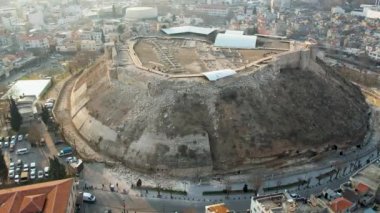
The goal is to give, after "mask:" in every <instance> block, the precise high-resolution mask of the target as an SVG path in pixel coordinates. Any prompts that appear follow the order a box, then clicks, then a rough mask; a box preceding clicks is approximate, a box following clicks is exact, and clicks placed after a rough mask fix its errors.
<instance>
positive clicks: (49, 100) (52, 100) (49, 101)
mask: <svg viewBox="0 0 380 213" xmlns="http://www.w3.org/2000/svg"><path fill="white" fill-rule="evenodd" d="M54 102H55V100H54V99H53V98H48V99H47V100H46V102H45V103H54Z"/></svg>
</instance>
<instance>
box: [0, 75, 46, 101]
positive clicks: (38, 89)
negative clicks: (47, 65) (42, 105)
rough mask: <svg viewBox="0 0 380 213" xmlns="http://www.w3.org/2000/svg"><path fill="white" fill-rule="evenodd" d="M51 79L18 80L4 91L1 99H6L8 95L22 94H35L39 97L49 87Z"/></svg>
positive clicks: (17, 95)
mask: <svg viewBox="0 0 380 213" xmlns="http://www.w3.org/2000/svg"><path fill="white" fill-rule="evenodd" d="M50 85H51V79H42V80H18V81H16V83H15V84H14V85H13V86H12V87H11V88H10V89H9V90H8V91H7V93H5V95H4V96H3V97H1V99H8V98H9V97H13V98H16V97H22V96H35V97H36V98H37V99H39V98H40V97H41V96H42V95H43V94H44V93H45V92H46V91H47V89H48V88H49V87H50Z"/></svg>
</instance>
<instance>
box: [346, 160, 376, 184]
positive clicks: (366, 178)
mask: <svg viewBox="0 0 380 213" xmlns="http://www.w3.org/2000/svg"><path fill="white" fill-rule="evenodd" d="M350 179H351V180H352V181H357V182H361V183H364V184H366V185H367V186H368V187H369V188H371V189H372V190H376V189H377V187H378V186H379V185H380V165H378V164H374V163H373V164H371V165H369V166H367V167H366V168H365V169H363V170H362V171H360V172H359V173H357V174H356V175H354V176H352V177H351V178H350Z"/></svg>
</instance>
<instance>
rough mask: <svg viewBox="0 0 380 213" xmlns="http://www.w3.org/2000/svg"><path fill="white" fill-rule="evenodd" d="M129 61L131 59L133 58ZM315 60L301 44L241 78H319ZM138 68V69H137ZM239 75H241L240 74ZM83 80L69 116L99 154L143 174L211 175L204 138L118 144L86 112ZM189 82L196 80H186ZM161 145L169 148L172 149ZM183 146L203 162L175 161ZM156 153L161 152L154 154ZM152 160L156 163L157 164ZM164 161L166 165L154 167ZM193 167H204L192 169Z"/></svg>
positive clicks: (112, 134)
mask: <svg viewBox="0 0 380 213" xmlns="http://www.w3.org/2000/svg"><path fill="white" fill-rule="evenodd" d="M132 46H133V45H132ZM131 57H132V58H133V56H131ZM315 57H316V54H315V52H314V50H313V48H310V47H307V46H306V45H305V44H304V43H293V44H292V45H291V48H290V50H289V51H288V52H284V53H280V54H278V55H274V56H271V57H270V58H268V59H265V63H262V64H261V63H260V64H259V63H255V64H254V63H252V66H250V68H249V69H245V70H244V72H242V73H241V74H243V75H252V74H253V73H254V72H265V71H268V70H271V71H275V72H280V70H281V69H284V68H300V70H302V71H304V70H311V71H313V72H316V73H320V74H321V75H322V74H323V73H324V72H325V71H324V70H323V69H322V68H321V67H320V66H319V65H318V64H317V63H316V62H315ZM101 63H104V64H99V66H97V67H96V68H95V69H103V70H101V72H104V73H108V72H109V69H108V66H107V63H108V62H106V61H104V62H101ZM253 65H259V66H257V67H256V66H253ZM137 67H138V68H139V67H140V66H137ZM87 72H92V70H88V71H87ZM238 74H240V71H239V73H238ZM167 77H168V76H167ZM83 78H86V75H85V73H83V74H82V76H81V77H79V78H78V79H77V82H76V85H75V86H74V88H73V90H72V95H71V116H72V120H73V123H74V125H75V126H76V128H77V129H78V131H79V132H80V133H81V134H82V136H83V137H84V138H85V139H87V141H88V142H89V143H90V144H91V145H92V146H95V147H96V148H97V149H98V150H101V151H102V153H105V154H107V155H109V156H114V157H115V158H117V159H120V160H122V161H123V162H127V164H130V165H131V166H132V167H134V168H135V167H136V168H139V167H140V168H141V167H142V168H143V169H144V170H149V169H151V168H152V165H151V164H155V163H156V165H154V166H153V167H154V168H155V169H156V170H157V171H165V172H166V171H168V172H170V173H171V174H175V175H183V176H186V175H194V171H197V172H199V173H202V174H210V173H211V172H212V159H211V152H210V144H209V139H208V136H207V134H198V135H191V137H190V136H185V137H181V138H172V139H168V138H167V137H166V136H164V135H152V134H144V135H143V136H142V137H141V138H140V139H139V140H137V141H134V142H132V143H131V144H129V146H124V144H123V142H121V141H120V137H119V136H118V133H117V130H115V129H111V128H110V127H108V126H107V125H104V124H102V122H100V121H99V120H97V119H96V118H95V117H94V116H93V115H91V114H90V113H89V110H88V109H87V108H86V104H87V102H88V101H89V97H88V95H87V92H88V88H87V84H86V83H83V84H78V82H79V81H83V80H85V79H83ZM169 78H170V77H169ZM191 78H199V77H189V80H191ZM194 141H196V142H194ZM164 144H171V145H172V146H171V145H170V146H167V145H164ZM185 146H186V150H192V151H194V152H195V153H194V154H195V155H196V156H202V157H201V160H202V162H197V161H196V160H194V161H192V162H186V161H181V160H180V159H178V157H177V156H176V153H178V150H179V149H180V147H185ZM157 150H160V151H159V152H157ZM160 153H162V155H161V154H160ZM164 155H165V159H161V160H160V158H164ZM155 159H156V160H157V159H158V160H157V161H156V160H155ZM163 161H164V162H165V164H159V163H157V162H163ZM134 165H136V166H134ZM194 165H203V166H200V167H199V166H198V167H196V168H194ZM194 169H196V170H194Z"/></svg>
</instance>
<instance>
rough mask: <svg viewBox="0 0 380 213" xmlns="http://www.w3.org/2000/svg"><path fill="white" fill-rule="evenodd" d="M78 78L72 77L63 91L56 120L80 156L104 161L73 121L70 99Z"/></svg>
mask: <svg viewBox="0 0 380 213" xmlns="http://www.w3.org/2000/svg"><path fill="white" fill-rule="evenodd" d="M76 79H77V78H76V77H71V78H69V79H68V80H67V82H66V84H65V85H64V86H63V87H62V89H61V92H60V93H61V94H60V97H61V98H59V99H57V102H56V106H55V109H54V112H55V119H56V121H57V122H58V123H59V124H60V125H61V127H62V131H63V134H64V136H65V138H66V141H67V142H69V143H70V144H71V146H73V147H74V148H75V149H76V151H77V152H78V154H79V155H80V156H81V157H82V158H84V159H86V160H95V161H102V159H103V157H102V156H100V155H99V154H98V153H96V152H95V151H94V150H93V149H92V148H91V147H90V146H89V145H88V144H87V142H86V141H85V140H84V139H83V138H82V136H81V135H80V134H79V133H78V131H77V129H76V128H75V126H74V124H73V123H72V120H71V114H70V107H71V106H70V98H71V90H72V88H73V87H74V84H75V81H76Z"/></svg>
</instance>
